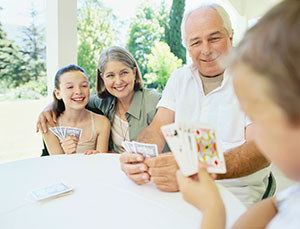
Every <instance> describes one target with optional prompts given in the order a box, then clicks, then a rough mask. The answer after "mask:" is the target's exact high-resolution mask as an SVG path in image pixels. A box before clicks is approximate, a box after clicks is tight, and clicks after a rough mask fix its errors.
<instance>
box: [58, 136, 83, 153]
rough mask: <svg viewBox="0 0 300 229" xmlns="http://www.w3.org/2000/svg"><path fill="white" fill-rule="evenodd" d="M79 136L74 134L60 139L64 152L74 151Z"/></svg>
mask: <svg viewBox="0 0 300 229" xmlns="http://www.w3.org/2000/svg"><path fill="white" fill-rule="evenodd" d="M78 141H79V138H78V137H75V136H68V137H66V138H64V139H63V140H62V141H61V147H62V148H63V150H64V152H65V154H72V153H76V149H77V144H78Z"/></svg>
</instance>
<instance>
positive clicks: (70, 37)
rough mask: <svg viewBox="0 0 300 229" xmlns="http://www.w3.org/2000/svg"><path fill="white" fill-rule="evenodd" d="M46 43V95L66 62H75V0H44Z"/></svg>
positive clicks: (50, 92) (50, 91) (51, 90)
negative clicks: (58, 71) (56, 74)
mask: <svg viewBox="0 0 300 229" xmlns="http://www.w3.org/2000/svg"><path fill="white" fill-rule="evenodd" d="M46 45H47V79H48V96H49V97H52V92H53V89H54V76H55V73H56V72H57V70H58V69H59V68H61V67H63V66H66V65H68V64H77V0H47V1H46Z"/></svg>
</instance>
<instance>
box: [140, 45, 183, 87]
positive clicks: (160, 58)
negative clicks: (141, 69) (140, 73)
mask: <svg viewBox="0 0 300 229" xmlns="http://www.w3.org/2000/svg"><path fill="white" fill-rule="evenodd" d="M147 61H148V69H149V70H150V71H151V73H149V74H146V75H145V78H146V79H147V84H148V85H149V86H150V87H155V88H157V90H158V91H162V90H163V89H164V87H165V85H166V83H167V81H168V79H169V77H170V75H171V73H172V72H173V71H174V70H176V69H177V68H179V67H181V66H182V60H181V59H178V58H177V57H176V56H175V55H174V54H173V53H172V52H171V50H170V47H169V46H168V44H167V43H165V42H155V46H154V47H153V48H152V50H151V54H149V55H147Z"/></svg>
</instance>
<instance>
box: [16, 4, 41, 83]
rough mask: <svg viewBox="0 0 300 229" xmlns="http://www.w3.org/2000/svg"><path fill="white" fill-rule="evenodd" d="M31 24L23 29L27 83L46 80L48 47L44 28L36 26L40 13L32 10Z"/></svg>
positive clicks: (23, 50)
mask: <svg viewBox="0 0 300 229" xmlns="http://www.w3.org/2000/svg"><path fill="white" fill-rule="evenodd" d="M29 14H30V18H31V22H30V25H29V26H24V27H23V30H22V32H23V45H22V50H21V52H22V53H23V54H24V56H25V61H26V69H27V72H28V75H27V82H28V81H30V80H38V79H41V78H46V45H45V36H44V34H45V32H44V28H42V27H40V26H38V25H37V24H36V21H37V16H38V12H37V11H36V10H35V9H34V8H33V7H32V8H31V9H30V12H29Z"/></svg>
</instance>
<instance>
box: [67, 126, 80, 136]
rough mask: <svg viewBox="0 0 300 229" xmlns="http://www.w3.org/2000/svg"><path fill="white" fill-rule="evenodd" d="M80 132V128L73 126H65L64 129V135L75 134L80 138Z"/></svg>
mask: <svg viewBox="0 0 300 229" xmlns="http://www.w3.org/2000/svg"><path fill="white" fill-rule="evenodd" d="M81 132H82V129H79V128H74V127H66V131H65V133H66V134H65V136H64V137H68V136H75V137H78V138H80V136H81Z"/></svg>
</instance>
